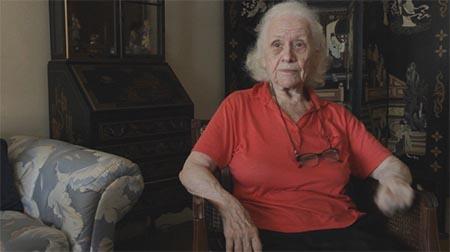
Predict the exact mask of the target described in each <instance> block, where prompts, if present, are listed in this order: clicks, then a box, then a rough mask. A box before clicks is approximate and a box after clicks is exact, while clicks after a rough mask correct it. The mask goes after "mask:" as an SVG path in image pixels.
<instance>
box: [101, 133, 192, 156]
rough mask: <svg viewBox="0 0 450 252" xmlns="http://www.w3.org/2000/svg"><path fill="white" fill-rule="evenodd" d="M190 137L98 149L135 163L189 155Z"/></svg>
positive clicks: (105, 146) (106, 146)
mask: <svg viewBox="0 0 450 252" xmlns="http://www.w3.org/2000/svg"><path fill="white" fill-rule="evenodd" d="M191 146H192V145H191V138H190V135H186V136H181V137H174V138H165V139H158V140H151V141H145V142H136V143H125V144H116V145H104V146H98V147H96V148H97V149H100V150H103V151H105V152H108V153H113V154H116V155H119V156H122V157H126V158H128V159H130V160H132V161H133V162H138V161H140V160H145V159H147V160H148V159H151V158H164V157H172V156H180V155H185V154H186V155H187V153H189V152H190V150H191Z"/></svg>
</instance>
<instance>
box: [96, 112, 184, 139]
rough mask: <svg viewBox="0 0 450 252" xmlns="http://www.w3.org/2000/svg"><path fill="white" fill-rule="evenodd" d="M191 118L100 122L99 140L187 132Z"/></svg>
mask: <svg viewBox="0 0 450 252" xmlns="http://www.w3.org/2000/svg"><path fill="white" fill-rule="evenodd" d="M190 130H191V119H190V118H188V117H175V118H160V119H152V120H138V121H122V122H100V123H99V124H98V137H99V140H100V142H106V141H115V140H124V139H131V138H142V137H151V136H157V135H167V134H177V133H189V132H190Z"/></svg>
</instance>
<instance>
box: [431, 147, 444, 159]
mask: <svg viewBox="0 0 450 252" xmlns="http://www.w3.org/2000/svg"><path fill="white" fill-rule="evenodd" d="M430 152H431V153H432V154H433V155H434V157H437V156H439V155H440V154H442V151H441V150H440V149H439V148H438V147H437V146H436V147H434V148H433V149H431V150H430Z"/></svg>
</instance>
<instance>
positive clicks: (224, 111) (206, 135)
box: [192, 94, 237, 168]
mask: <svg viewBox="0 0 450 252" xmlns="http://www.w3.org/2000/svg"><path fill="white" fill-rule="evenodd" d="M235 100H236V99H235V98H234V95H233V94H231V95H229V96H228V97H227V98H226V99H225V100H224V101H223V102H222V103H221V104H220V106H219V108H218V109H217V111H216V112H215V113H214V115H213V116H212V118H211V120H210V121H209V123H208V125H207V126H206V129H205V130H204V131H203V133H202V134H201V136H200V137H199V139H198V140H197V143H196V144H195V145H194V148H193V149H192V150H193V151H198V152H201V153H204V154H206V155H208V156H209V157H210V158H212V159H213V160H214V161H215V162H216V164H217V165H218V166H219V168H222V167H225V166H226V165H228V164H229V163H230V161H231V158H232V156H233V152H234V149H235V144H236V127H235V123H236V112H237V111H236V101H235Z"/></svg>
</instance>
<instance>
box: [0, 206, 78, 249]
mask: <svg viewBox="0 0 450 252" xmlns="http://www.w3.org/2000/svg"><path fill="white" fill-rule="evenodd" d="M0 226H1V227H2V232H1V237H0V241H1V247H0V250H2V251H69V248H70V247H69V241H68V240H67V237H66V235H65V234H64V233H63V232H62V231H60V230H58V229H56V228H52V227H49V226H46V225H45V224H43V223H42V222H40V221H39V220H37V219H34V218H31V217H29V216H28V215H26V214H24V213H21V212H16V211H0Z"/></svg>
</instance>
